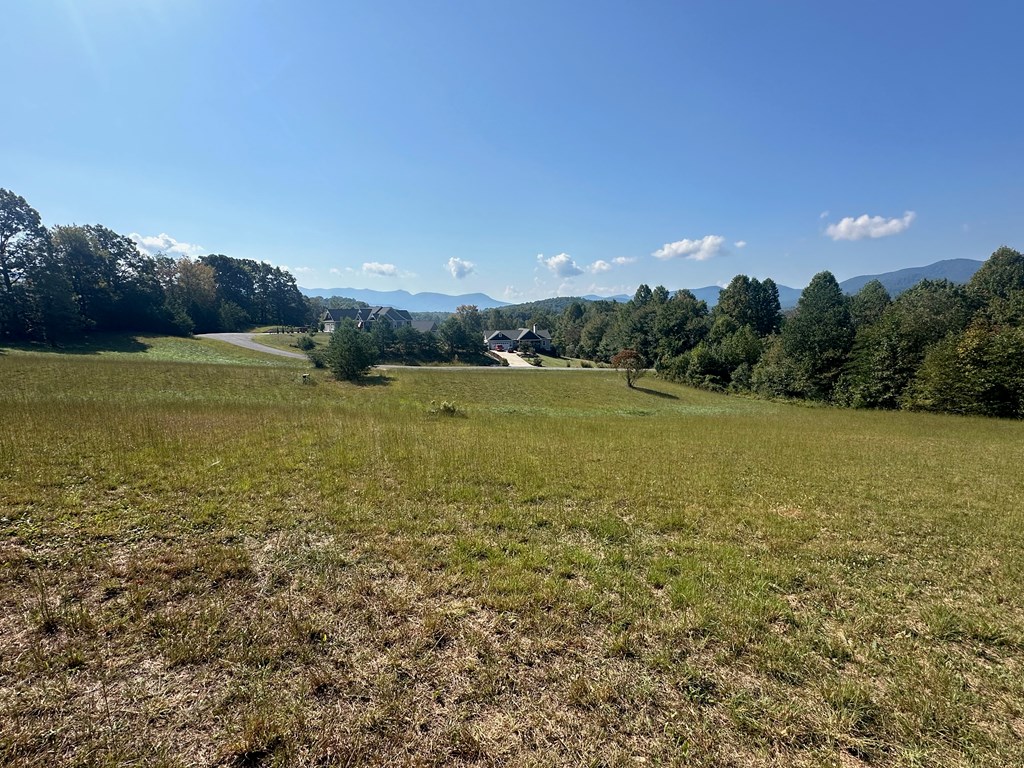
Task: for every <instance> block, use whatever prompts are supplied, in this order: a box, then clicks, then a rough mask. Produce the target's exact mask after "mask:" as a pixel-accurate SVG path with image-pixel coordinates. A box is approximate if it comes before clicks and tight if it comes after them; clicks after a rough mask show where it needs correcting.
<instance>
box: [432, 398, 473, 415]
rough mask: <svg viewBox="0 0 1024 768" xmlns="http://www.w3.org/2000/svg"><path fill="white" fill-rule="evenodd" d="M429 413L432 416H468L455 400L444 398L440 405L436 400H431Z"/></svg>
mask: <svg viewBox="0 0 1024 768" xmlns="http://www.w3.org/2000/svg"><path fill="white" fill-rule="evenodd" d="M428 413H429V414H430V415H431V416H449V417H462V418H464V417H465V416H466V412H465V411H463V410H462V409H460V408H459V406H457V405H456V404H455V401H454V400H452V401H451V402H449V401H448V400H442V401H441V404H440V405H438V404H437V402H436V401H434V400H431V401H430V410H429V411H428Z"/></svg>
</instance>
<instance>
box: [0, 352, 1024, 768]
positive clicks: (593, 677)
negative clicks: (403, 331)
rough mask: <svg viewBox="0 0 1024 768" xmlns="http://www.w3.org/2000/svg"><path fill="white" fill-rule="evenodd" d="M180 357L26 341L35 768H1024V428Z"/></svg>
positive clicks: (13, 551)
mask: <svg viewBox="0 0 1024 768" xmlns="http://www.w3.org/2000/svg"><path fill="white" fill-rule="evenodd" d="M178 341H179V340H176V341H175V342H174V343H172V342H170V341H167V340H157V339H149V340H140V341H139V342H137V343H138V344H141V345H144V347H145V348H144V349H143V350H138V349H135V348H134V345H133V344H129V346H131V347H132V348H131V349H120V350H116V349H102V350H96V351H94V352H83V353H81V354H65V355H51V354H44V353H39V352H26V351H23V350H10V349H8V350H3V349H0V382H2V383H3V386H2V387H0V764H2V765H18V766H21V765H24V766H53V765H67V766H72V765H74V766H86V765H89V766H113V765H147V766H179V765H222V766H256V765H265V766H270V765H295V766H299V765H302V766H305V765H339V766H344V765H470V764H485V765H488V764H489V765H527V766H530V765H536V766H555V765H557V766H577V765H593V766H635V765H645V764H646V765H694V766H794V765H796V766H822V765H824V766H842V767H843V768H851V767H852V766H865V765H872V766H875V765H877V766H1000V767H1002V766H1009V765H1022V764H1024V746H1022V744H1024V669H1022V663H1024V604H1022V599H1021V595H1022V594H1024V569H1022V562H1024V559H1022V554H1024V479H1022V475H1024V473H1022V472H1021V467H1022V466H1024V424H1021V423H1010V422H1004V421H994V420H978V419H964V418H953V417H942V416H932V415H921V414H905V413H873V412H857V411H840V410H830V409H824V408H805V407H795V406H786V405H779V404H772V403H766V402H760V401H754V400H746V399H741V398H730V397H724V396H718V395H713V394H709V393H703V392H699V391H695V390H691V389H687V388H685V387H681V386H678V385H674V384H669V383H665V382H661V381H658V380H657V379H652V378H647V379H644V380H643V381H641V382H640V385H641V389H638V390H635V391H631V390H627V388H626V387H625V385H624V383H623V381H622V379H621V378H620V377H619V376H618V375H617V374H615V373H614V372H589V373H582V372H579V373H557V372H540V371H530V370H523V371H509V370H502V369H494V370H484V371H471V370H462V371H444V370H413V371H405V370H403V371H396V372H389V373H388V375H387V377H379V378H376V379H374V380H372V381H371V382H370V383H369V384H367V385H365V386H353V385H348V384H339V383H335V382H332V381H329V380H328V379H327V378H326V377H324V376H323V375H322V374H323V372H322V371H314V372H313V374H312V380H311V383H303V379H302V376H301V374H302V373H303V372H305V371H308V370H310V369H308V368H306V367H303V363H302V361H289V360H287V359H284V358H281V359H271V358H269V357H266V358H264V357H263V356H261V355H258V354H253V355H249V354H248V353H246V352H244V351H243V350H237V351H236V350H234V349H231V348H228V347H223V346H221V345H217V344H215V343H212V342H210V343H206V344H200V343H199V342H194V341H192V342H187V341H181V342H180V343H181V344H183V345H186V346H182V347H177V346H176V344H177V342H178ZM187 345H197V346H195V347H192V346H187ZM106 346H108V347H114V346H117V345H116V344H115V343H113V341H110V342H108V344H107V345H106ZM186 349H189V350H194V351H189V352H186V351H185V350H186ZM151 350H152V351H151ZM158 350H164V352H158ZM173 350H177V351H173ZM199 350H202V351H201V352H200V351H199ZM193 355H203V356H206V355H212V357H213V358H214V359H212V360H209V361H207V362H181V361H182V360H193V359H196V358H195V357H193ZM214 362H217V363H219V364H212V363H214ZM442 402H448V403H454V404H455V408H454V409H452V408H447V409H446V408H442V407H441V403H442Z"/></svg>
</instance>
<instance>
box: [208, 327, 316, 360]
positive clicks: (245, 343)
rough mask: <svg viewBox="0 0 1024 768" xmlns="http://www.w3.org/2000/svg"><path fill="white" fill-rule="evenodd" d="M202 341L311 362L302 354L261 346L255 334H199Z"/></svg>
mask: <svg viewBox="0 0 1024 768" xmlns="http://www.w3.org/2000/svg"><path fill="white" fill-rule="evenodd" d="M196 336H198V337H199V338H200V339H213V340H215V341H226V342H227V343H228V344H234V345H235V346H236V347H245V348H246V349H254V350H256V351H257V352H268V353H270V354H271V355H280V356H281V357H293V358H296V359H298V360H309V358H308V357H306V356H305V355H304V354H302V353H301V352H289V351H288V350H286V349H275V348H274V347H268V346H267V345H266V344H260V343H259V342H258V341H256V340H255V338H254V337H255V336H256V334H255V333H197V334H196Z"/></svg>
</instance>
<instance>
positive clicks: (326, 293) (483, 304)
mask: <svg viewBox="0 0 1024 768" xmlns="http://www.w3.org/2000/svg"><path fill="white" fill-rule="evenodd" d="M983 263H984V262H981V261H975V260H974V259H946V260H945V261H937V262H935V263H934V264H929V265H928V266H925V267H909V268H907V269H898V270H896V271H895V272H883V273H882V274H880V275H861V276H859V277H851V278H850V279H849V280H843V282H841V283H840V284H839V287H840V288H842V289H843V292H844V293H848V294H854V293H856V292H857V291H859V290H860V289H861V288H863V287H864V286H865V285H867V284H868V283H869V282H871V281H872V280H878V281H880V282H881V283H882V285H884V286H885V289H886V290H887V291H889V294H890V295H892V296H896V295H897V294H899V293H902V292H903V291H905V290H907V289H908V288H910V287H911V286H913V285H916V284H917V283H919V282H921V281H922V280H949V281H950V282H953V283H957V284H963V283H966V282H967V281H968V280H970V279H971V277H972V276H973V275H974V273H975V272H977V271H978V268H979V267H981V265H982V264H983ZM299 290H300V291H302V292H303V293H304V294H306V295H307V296H322V297H324V298H329V297H331V296H343V297H345V298H347V299H355V300H356V301H365V302H366V303H367V304H371V305H374V306H378V305H383V306H392V307H398V308H399V309H407V310H409V311H410V312H454V311H455V308H456V307H458V306H459V305H460V304H475V305H476V306H477V307H478V308H480V309H490V308H491V307H507V306H510V304H509V302H507V301H498V300H497V299H492V298H491V297H490V296H488V295H487V294H486V293H463V294H460V295H458V296H449V295H448V294H446V293H409V292H408V291H374V290H372V289H369V288H299ZM690 292H691V293H692V294H693V295H694V296H696V297H697V298H698V299H701V300H703V301H706V302H707V303H708V306H709V307H713V306H714V305H715V304H717V303H718V294H719V293H721V292H722V289H721V288H719V287H718V286H717V285H708V286H705V287H704V288H691V289H690ZM801 293H803V288H790V287H789V286H787V285H780V286H779V303H780V304H781V305H782V308H783V309H791V308H793V307H795V306H796V304H797V302H798V301H799V300H800V294H801ZM581 298H584V299H589V300H590V301H601V300H607V301H618V302H625V301H629V300H630V299H631V298H633V297H632V296H628V295H626V294H624V293H620V294H616V295H614V296H597V295H594V294H590V295H588V296H583V297H581Z"/></svg>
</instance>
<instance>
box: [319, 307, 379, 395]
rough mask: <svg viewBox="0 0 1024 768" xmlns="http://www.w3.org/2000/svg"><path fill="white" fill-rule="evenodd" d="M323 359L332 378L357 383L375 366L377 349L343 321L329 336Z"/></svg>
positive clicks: (350, 324) (354, 326)
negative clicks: (332, 375) (329, 339)
mask: <svg viewBox="0 0 1024 768" xmlns="http://www.w3.org/2000/svg"><path fill="white" fill-rule="evenodd" d="M324 357H325V358H326V361H327V367H328V368H330V369H331V373H333V374H334V378H336V379H341V380H344V381H358V380H359V379H360V378H362V377H363V375H365V374H366V372H367V371H368V370H370V367H371V366H373V365H375V364H376V362H377V349H376V347H375V346H374V344H373V341H372V340H371V339H370V337H369V335H368V334H366V333H363V332H362V331H360V330H359V329H358V328H356V325H355V323H353V322H352V321H351V320H345V321H343V322H342V323H341V324H340V325H338V327H337V328H336V329H335V331H334V333H332V334H331V341H330V343H329V344H328V345H327V352H326V353H325V355H324Z"/></svg>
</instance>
